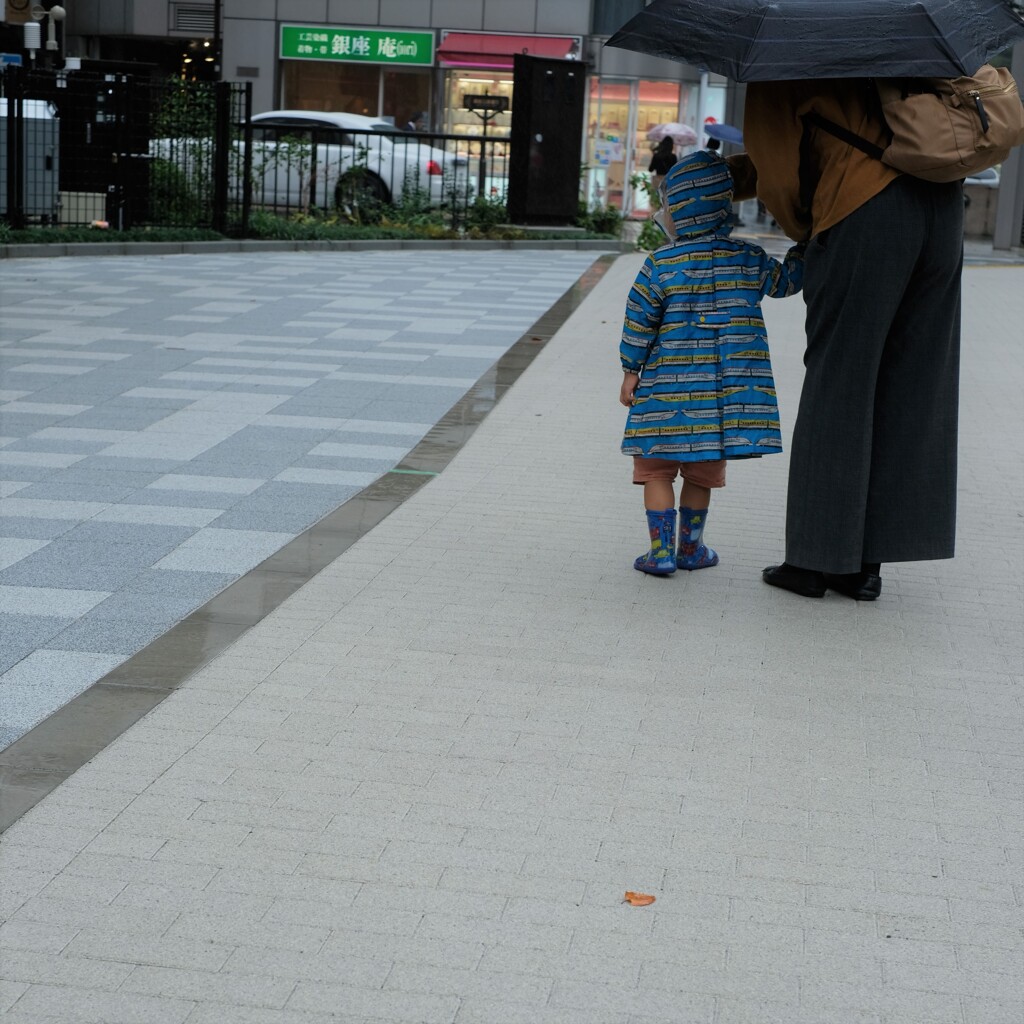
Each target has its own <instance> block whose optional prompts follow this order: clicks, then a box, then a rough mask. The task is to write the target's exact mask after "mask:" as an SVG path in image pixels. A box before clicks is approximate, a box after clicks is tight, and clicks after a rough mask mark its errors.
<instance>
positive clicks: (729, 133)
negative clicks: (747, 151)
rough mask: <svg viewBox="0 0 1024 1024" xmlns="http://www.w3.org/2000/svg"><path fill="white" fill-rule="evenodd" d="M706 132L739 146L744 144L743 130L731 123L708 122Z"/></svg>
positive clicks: (705, 126) (713, 137)
mask: <svg viewBox="0 0 1024 1024" xmlns="http://www.w3.org/2000/svg"><path fill="white" fill-rule="evenodd" d="M704 134H705V135H707V136H708V137H709V138H712V139H720V140H721V141H722V142H732V143H734V144H735V145H737V146H742V145H743V132H741V131H740V130H739V128H737V127H735V125H731V124H706V125H704Z"/></svg>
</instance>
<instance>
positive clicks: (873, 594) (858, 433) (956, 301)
mask: <svg viewBox="0 0 1024 1024" xmlns="http://www.w3.org/2000/svg"><path fill="white" fill-rule="evenodd" d="M810 112H815V113H817V114H819V115H821V116H822V117H825V118H828V119H829V120H831V121H834V122H836V123H838V124H839V125H841V126H842V127H844V128H846V129H847V130H848V131H850V132H853V133H855V134H857V135H860V136H862V137H864V138H866V139H868V140H869V141H871V142H873V143H875V144H877V145H879V146H885V145H886V144H887V142H888V131H887V127H886V125H885V121H884V118H883V116H882V111H881V105H880V103H879V100H878V94H877V91H876V89H875V88H874V86H873V84H872V83H871V82H870V81H868V80H867V79H832V80H816V81H786V82H751V83H749V84H748V86H747V98H746V111H745V120H744V128H743V137H744V141H745V143H746V147H747V152H746V153H742V154H739V155H738V156H736V157H730V158H729V163H730V166H731V168H732V170H733V174H734V177H735V179H736V192H737V196H738V197H739V198H750V197H753V196H754V195H756V196H757V197H758V198H759V199H761V200H762V201H763V202H764V204H765V206H766V207H767V209H768V212H769V213H770V214H771V215H772V217H774V218H775V219H776V220H777V221H778V223H779V225H780V227H781V228H782V230H783V231H785V233H786V234H787V235H788V236H789V237H790V238H792V239H794V240H798V241H799V240H806V241H807V242H808V244H807V257H806V258H807V272H806V277H805V284H804V298H805V300H806V302H807V324H806V326H807V348H806V351H805V354H804V366H805V367H806V370H805V374H804V383H803V389H802V391H801V395H800V407H799V410H798V414H797V419H796V425H795V427H794V430H793V442H792V451H791V455H790V464H789V491H788V497H787V504H786V556H785V561H784V562H782V564H780V565H770V566H768V567H767V568H766V569H765V570H764V572H763V574H762V575H763V578H764V581H765V583H768V584H770V585H771V586H774V587H781V588H782V589H784V590H789V591H792V592H793V593H795V594H800V595H802V596H805V597H821V596H822V595H823V594H824V593H825V591H826V589H831V590H835V591H836V592H837V593H840V594H844V595H846V596H847V597H851V598H854V599H855V600H858V601H873V600H874V599H875V598H877V597H878V595H879V594H880V593H881V589H882V578H881V565H882V563H884V562H916V561H921V560H927V559H938V558H952V557H953V550H954V541H955V534H956V470H957V404H958V392H959V360H960V272H961V268H962V265H963V218H964V203H963V189H962V188H961V185H960V183H959V182H951V183H948V184H935V183H933V182H928V181H922V180H921V179H919V178H914V177H911V176H910V175H906V174H900V173H899V172H897V171H895V170H893V169H892V168H891V167H888V166H886V165H885V164H883V163H881V161H879V160H875V159H874V158H873V157H870V156H868V155H867V154H866V153H863V152H861V151H860V150H859V149H856V148H854V147H853V146H851V145H848V144H847V143H845V142H843V141H841V140H840V139H837V138H835V137H834V136H833V135H831V134H829V133H827V132H824V131H822V130H820V129H817V128H815V127H813V126H812V125H810V124H809V123H807V122H805V121H804V120H803V115H805V114H807V113H810Z"/></svg>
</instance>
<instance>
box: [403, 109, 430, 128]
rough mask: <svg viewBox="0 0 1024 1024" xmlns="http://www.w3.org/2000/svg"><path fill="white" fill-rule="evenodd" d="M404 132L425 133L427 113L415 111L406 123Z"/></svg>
mask: <svg viewBox="0 0 1024 1024" xmlns="http://www.w3.org/2000/svg"><path fill="white" fill-rule="evenodd" d="M405 130H406V131H407V132H425V131H426V130H427V112H426V111H425V110H417V111H416V113H415V114H413V115H412V116H411V117H410V118H409V120H408V121H407V122H406V125H405Z"/></svg>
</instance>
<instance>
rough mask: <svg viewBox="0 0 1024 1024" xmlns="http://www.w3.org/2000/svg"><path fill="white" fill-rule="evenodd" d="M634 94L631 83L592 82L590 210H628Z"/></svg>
mask: <svg viewBox="0 0 1024 1024" xmlns="http://www.w3.org/2000/svg"><path fill="white" fill-rule="evenodd" d="M631 93H632V88H631V83H629V82H626V81H615V80H612V79H608V78H591V79H590V95H589V102H588V116H587V125H588V131H587V170H586V173H585V175H584V180H585V183H586V185H585V187H586V200H587V203H588V205H590V206H617V207H619V209H623V208H624V206H625V202H624V200H625V189H626V181H627V180H628V174H627V171H626V164H627V162H628V157H629V144H628V141H629V138H630V125H629V121H630V97H631Z"/></svg>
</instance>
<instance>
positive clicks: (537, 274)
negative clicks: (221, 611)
mask: <svg viewBox="0 0 1024 1024" xmlns="http://www.w3.org/2000/svg"><path fill="white" fill-rule="evenodd" d="M594 258H595V255H594V254H580V253H560V252H552V253H536V252H534V253H532V254H516V253H494V252H491V253H481V254H479V255H477V254H474V255H469V254H465V253H463V254H457V253H448V254H446V258H445V259H438V258H437V257H435V256H433V255H429V254H420V255H413V254H401V255H399V254H395V253H388V252H366V253H361V254H334V253H288V254H261V255H258V256H252V255H244V256H243V255H233V254H230V255H229V254H213V255H206V256H185V255H182V256H162V257H161V256H152V257H136V258H120V259H115V260H109V259H64V260H48V261H41V260H31V261H15V262H7V263H5V264H4V266H3V276H4V286H3V292H2V298H0V313H2V316H3V319H4V343H3V346H2V348H0V471H2V478H3V482H2V484H0V501H2V507H0V636H2V638H3V639H2V642H0V747H4V746H7V745H9V744H10V743H12V742H13V741H14V740H16V739H17V738H18V737H19V736H21V735H24V733H26V732H27V731H28V730H29V729H31V728H32V727H33V726H35V725H36V724H37V723H39V722H40V721H42V720H43V719H44V718H45V717H46V716H48V715H49V714H51V713H52V712H54V711H55V710H56V709H57V708H59V707H61V706H62V705H64V704H65V703H67V702H68V701H69V700H70V699H72V698H73V697H75V696H76V695H77V694H79V693H81V692H82V691H83V690H84V689H85V688H86V687H87V686H89V685H91V684H92V683H94V682H96V681H97V680H99V679H101V678H103V677H106V676H107V675H108V674H109V673H111V672H112V671H113V670H114V669H116V668H117V667H118V666H119V665H121V664H122V663H123V662H124V661H125V660H126V659H127V658H129V657H130V656H132V655H134V654H136V653H137V652H139V651H141V650H142V649H143V648H145V647H146V646H147V645H149V644H150V643H151V642H153V641H154V640H156V639H157V638H159V637H162V636H163V635H164V634H165V633H167V631H168V630H169V629H170V628H171V627H172V626H174V625H175V624H176V623H179V622H181V620H183V619H185V618H186V616H188V615H190V614H191V613H192V612H194V611H195V610H196V609H197V608H199V607H201V606H202V605H204V604H205V603H206V602H207V601H209V600H210V599H211V598H213V597H214V596H215V595H216V594H218V593H220V592H221V591H223V590H224V589H225V588H226V587H228V586H229V584H231V583H232V582H234V581H235V580H237V579H238V578H239V577H240V576H242V575H243V574H245V573H247V572H249V571H250V570H251V569H253V568H254V567H255V566H257V565H261V564H264V563H265V562H266V560H267V559H268V558H270V557H271V556H273V555H275V553H277V552H279V551H280V549H281V548H282V547H284V546H285V545H286V544H288V543H289V542H290V541H292V540H293V538H295V537H296V536H297V535H298V534H300V533H302V532H304V531H305V530H306V529H307V528H308V527H309V526H310V525H311V524H313V523H315V522H317V521H319V520H322V518H323V517H324V516H326V515H328V514H329V513H330V512H332V511H333V510H334V509H336V508H337V507H338V506H339V505H341V504H343V503H344V502H345V501H347V500H348V499H349V498H351V497H352V496H354V495H356V494H359V493H360V492H362V491H363V489H364V488H366V487H367V486H369V485H370V484H372V483H373V482H374V481H375V480H378V479H379V478H380V477H381V475H382V474H389V473H394V472H395V469H396V467H397V466H398V465H399V464H400V463H401V462H402V460H403V459H404V458H405V457H406V455H407V454H408V452H409V451H410V450H411V449H412V448H413V447H414V446H415V445H417V444H418V443H419V442H420V441H421V440H422V439H423V438H424V437H425V436H426V435H427V433H428V432H429V431H431V430H432V429H433V428H434V425H435V424H436V422H437V421H438V419H439V418H440V417H441V416H442V415H444V414H445V413H446V412H447V410H449V409H450V407H451V406H452V405H453V404H454V403H455V402H456V400H457V399H458V398H459V396H460V395H462V394H464V393H465V392H466V391H467V390H468V389H469V388H471V387H476V382H477V381H478V379H479V378H480V376H481V375H482V374H483V373H484V372H485V370H486V369H487V368H488V367H489V366H491V364H493V363H494V362H495V360H497V359H499V357H501V356H502V355H503V354H504V353H505V352H506V351H507V350H508V348H509V347H510V346H511V345H512V344H514V342H515V341H516V340H517V339H518V338H519V337H520V336H521V335H522V334H523V332H524V331H525V330H527V329H528V328H529V327H530V326H531V324H532V323H533V322H534V321H535V320H536V319H537V318H538V317H540V316H541V315H542V314H543V313H544V312H545V311H546V310H548V309H549V307H551V306H552V305H553V304H554V303H555V302H556V300H557V299H558V298H559V296H561V295H562V294H563V293H564V292H565V291H566V290H567V289H568V288H569V287H570V286H571V285H572V284H573V282H574V281H575V280H576V279H577V278H578V277H579V275H580V274H581V273H582V272H583V271H584V269H585V268H586V267H587V266H588V265H589V264H590V263H592V262H593V260H594ZM406 472H408V471H406ZM272 564H274V565H282V564H284V563H283V562H282V560H281V559H280V558H278V559H277V561H276V562H274V563H272ZM275 579H276V580H277V581H278V586H279V587H280V586H281V585H282V583H283V578H282V577H281V576H280V575H277V576H275ZM292 582H294V583H295V584H296V585H297V584H298V582H300V581H299V580H294V581H292ZM229 604H230V601H229V600H228V598H224V599H222V600H221V601H220V602H219V605H218V607H226V606H228V605H229ZM247 624H251V621H250V622H248V623H247V622H246V621H245V618H244V617H243V618H242V619H241V620H239V619H238V616H237V615H234V616H231V617H230V618H228V619H227V620H226V621H225V620H223V619H222V620H219V621H218V622H217V626H218V630H217V632H218V633H219V636H217V637H216V638H215V637H211V635H210V634H211V631H212V629H211V628H210V627H204V628H203V644H207V645H209V644H210V643H214V644H215V645H221V646H222V645H223V644H226V643H228V642H230V641H231V640H233V639H234V638H235V637H237V636H238V635H240V634H241V633H242V632H243V631H244V628H245V626H246V625H247ZM193 625H194V624H193ZM194 633H195V629H194V628H193V629H192V630H191V632H190V631H189V630H188V629H187V628H179V629H178V630H177V633H176V635H177V636H178V637H179V638H180V640H186V637H187V636H189V635H191V634H194ZM193 646H194V648H195V651H196V653H195V657H194V658H193V659H192V661H193V663H198V662H197V661H196V660H195V659H196V658H200V657H201V656H202V646H203V645H202V644H200V643H199V642H198V640H196V641H195V642H194V644H193Z"/></svg>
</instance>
